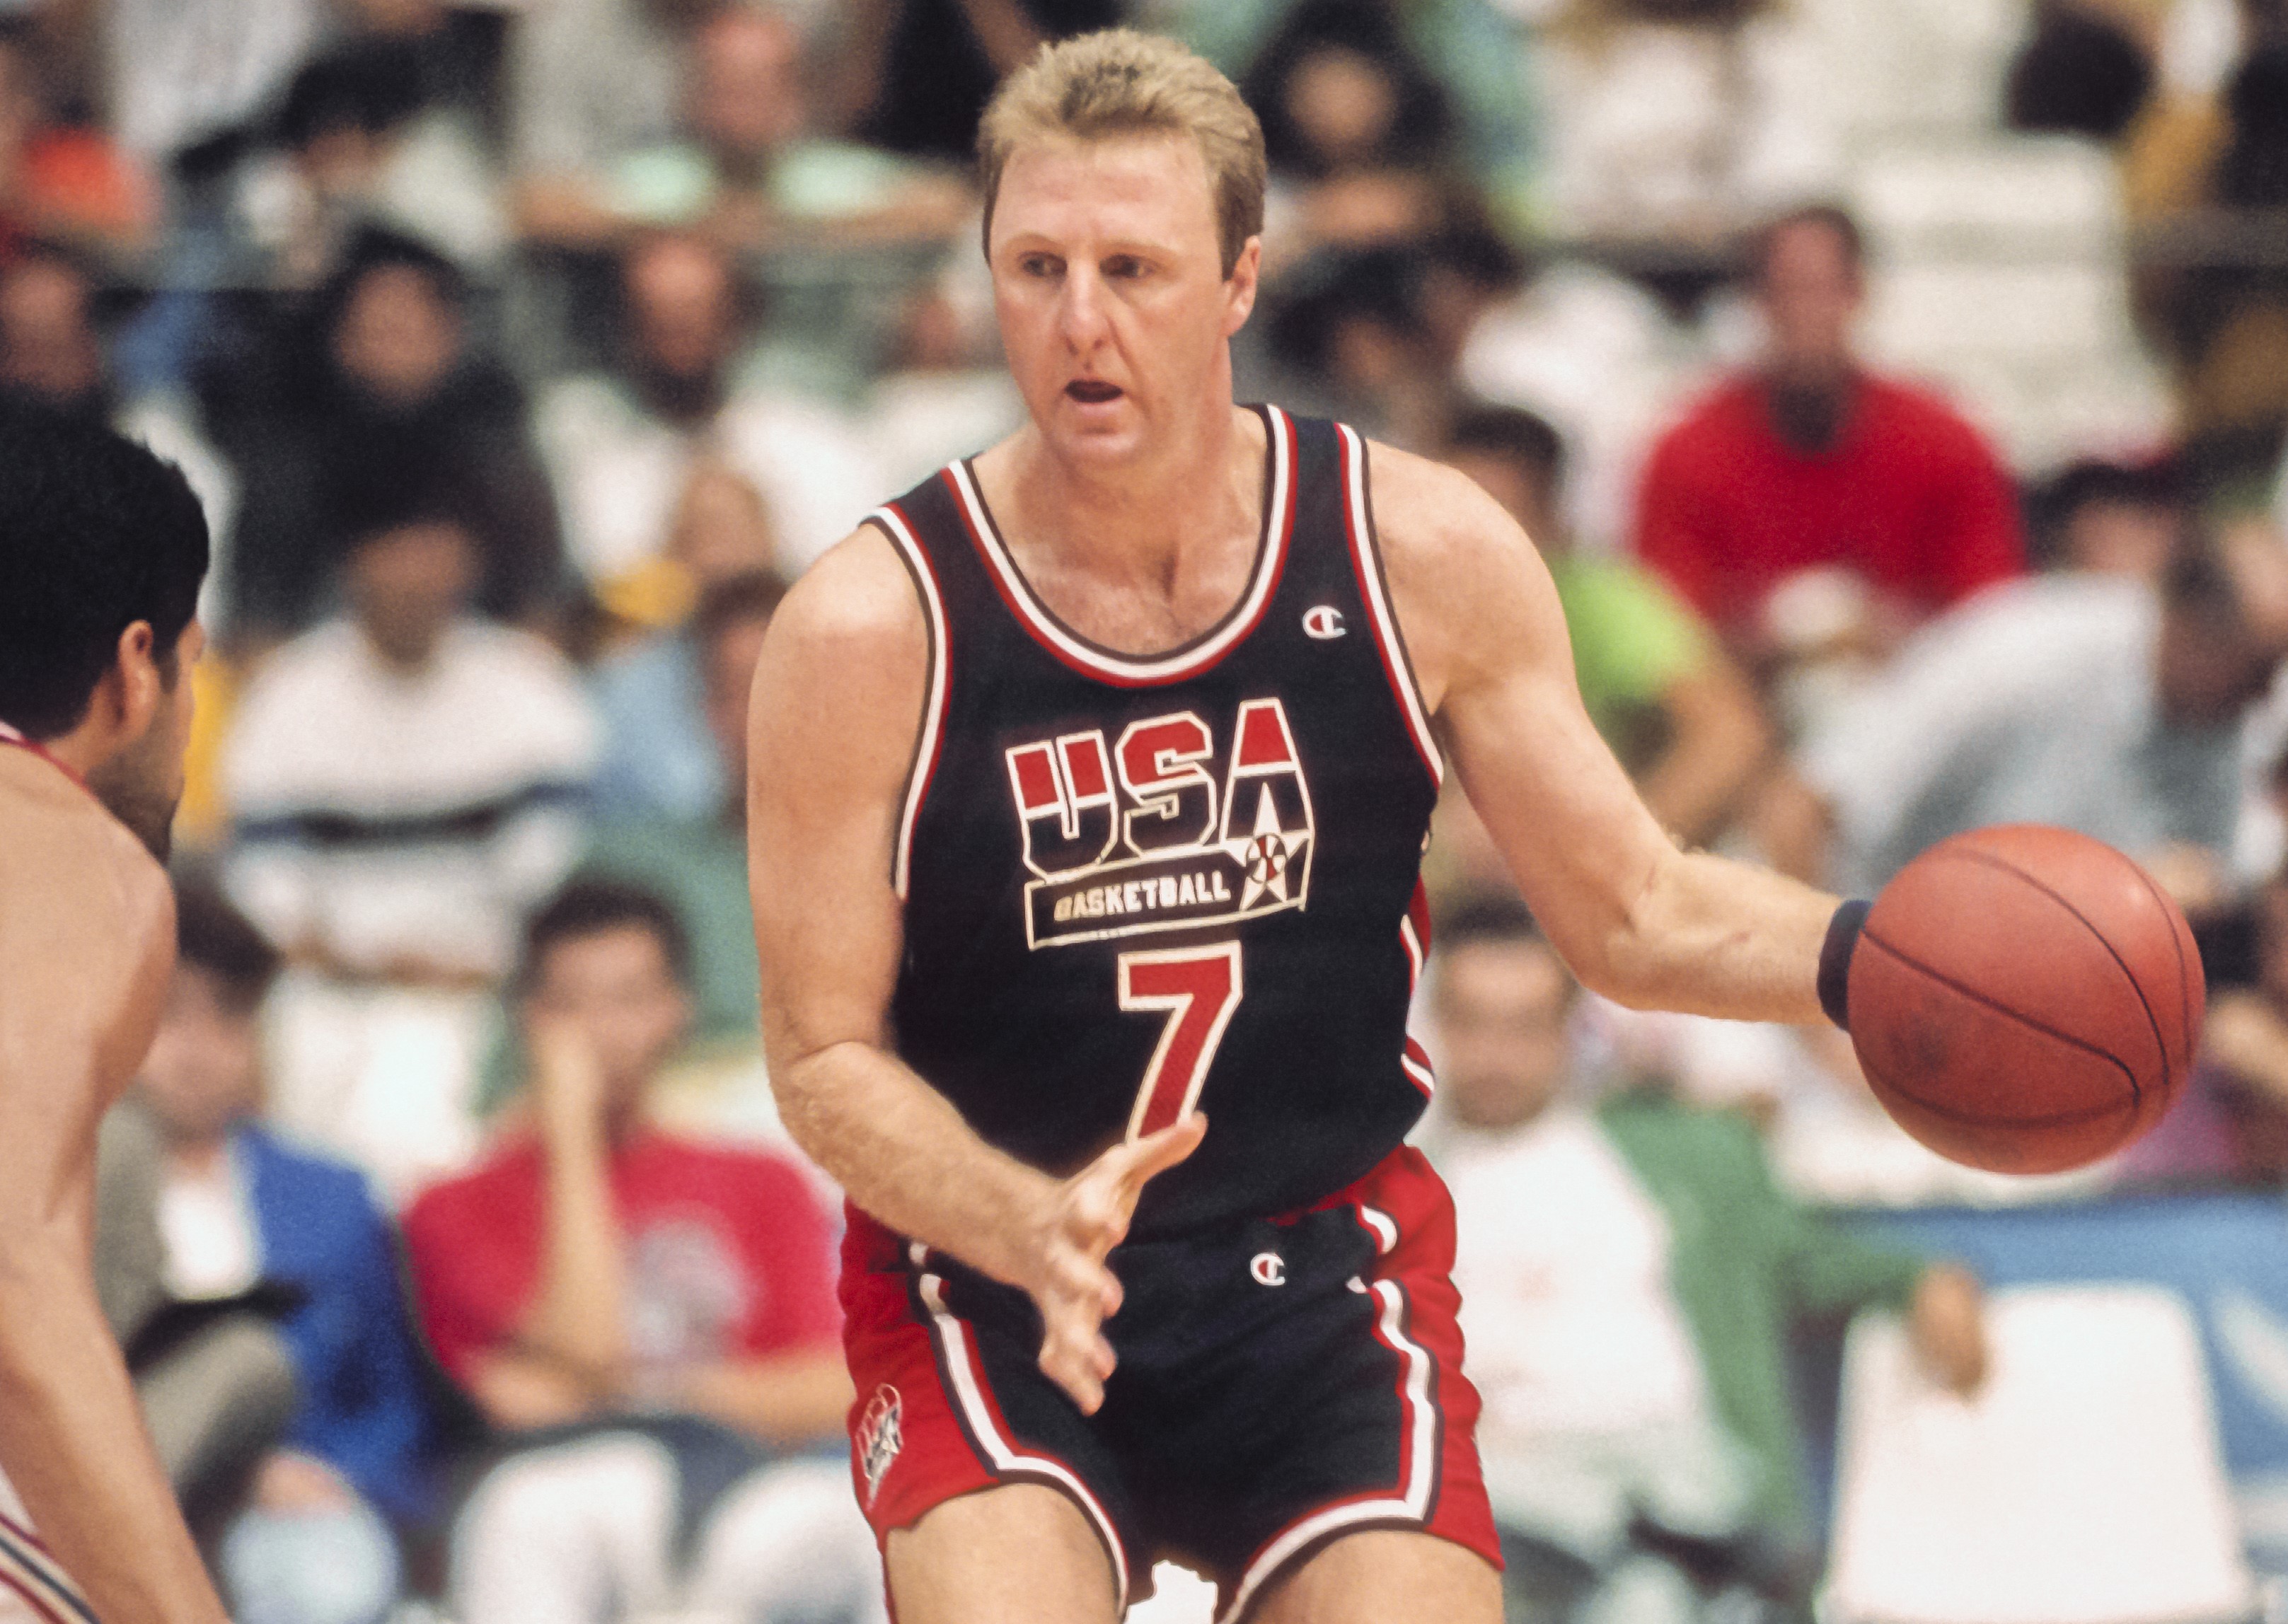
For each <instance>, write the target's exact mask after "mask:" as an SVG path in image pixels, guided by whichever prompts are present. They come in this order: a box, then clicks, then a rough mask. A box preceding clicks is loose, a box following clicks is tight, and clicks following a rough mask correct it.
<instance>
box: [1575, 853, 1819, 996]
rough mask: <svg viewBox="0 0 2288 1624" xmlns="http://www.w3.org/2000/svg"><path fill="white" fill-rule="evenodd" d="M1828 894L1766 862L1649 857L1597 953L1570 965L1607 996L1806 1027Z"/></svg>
mask: <svg viewBox="0 0 2288 1624" xmlns="http://www.w3.org/2000/svg"><path fill="white" fill-rule="evenodd" d="M1835 907H1836V899H1834V898H1832V897H1830V896H1827V895H1825V894H1823V893H1822V892H1820V891H1814V890H1812V889H1811V888H1810V887H1809V886H1807V885H1803V884H1800V883H1798V882H1796V881H1794V880H1791V879H1787V878H1785V877H1784V876H1783V875H1777V874H1774V873H1772V872H1771V871H1770V870H1769V869H1766V868H1758V867H1752V866H1751V865H1749V864H1745V863H1736V862H1733V861H1731V860H1728V859H1726V858H1720V857H1714V856H1711V855H1709V854H1707V853H1705V852H1674V853H1672V854H1671V855H1670V856H1668V857H1667V858H1666V859H1665V860H1663V861H1661V862H1659V863H1657V864H1656V865H1654V867H1653V868H1652V870H1651V873H1650V875H1649V876H1648V879H1647V881H1646V883H1645V884H1644V885H1643V887H1642V888H1641V890H1640V891H1639V892H1638V893H1637V895H1636V896H1635V898H1634V899H1633V902H1632V904H1631V906H1630V907H1628V909H1627V910H1626V912H1625V915H1624V916H1623V918H1622V920H1621V922H1620V923H1619V924H1618V926H1617V929H1616V930H1614V931H1613V932H1612V933H1611V934H1610V935H1609V938H1608V939H1606V941H1605V942H1604V944H1603V945H1602V946H1603V951H1602V954H1601V962H1600V963H1594V964H1592V965H1589V966H1585V967H1582V966H1577V969H1578V970H1580V971H1581V974H1582V978H1583V979H1584V980H1585V981H1586V982H1587V983H1588V984H1589V985H1590V986H1593V987H1594V988H1595V989H1596V990H1597V991H1598V992H1601V993H1602V994H1605V995H1606V996H1607V997H1609V998H1611V999H1612V1000H1614V1001H1615V1002H1618V1003H1624V1004H1627V1005H1629V1006H1630V1007H1632V1008H1635V1009H1662V1010H1681V1011H1684V1012H1685V1013H1688V1014H1693V1015H1713V1016H1718V1017H1721V1018H1726V1019H1730V1020H1760V1021H1784V1022H1786V1023H1788V1024H1790V1025H1795V1026H1806V1025H1810V1024H1813V1023H1815V1022H1818V1021H1821V1020H1823V1019H1824V1018H1825V1016H1824V1014H1823V1012H1822V1010H1821V1009H1820V1004H1819V994H1818V975H1819V954H1820V947H1821V946H1822V944H1823V943H1824V941H1825V940H1826V938H1827V927H1828V923H1829V922H1830V920H1831V918H1832V917H1833V916H1834V913H1835Z"/></svg>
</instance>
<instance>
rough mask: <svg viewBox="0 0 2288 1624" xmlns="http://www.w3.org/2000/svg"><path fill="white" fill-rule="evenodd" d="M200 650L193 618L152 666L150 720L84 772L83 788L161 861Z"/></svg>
mask: <svg viewBox="0 0 2288 1624" xmlns="http://www.w3.org/2000/svg"><path fill="white" fill-rule="evenodd" d="M206 646H207V633H206V628H205V627H203V626H202V625H201V624H200V623H199V622H198V621H197V620H196V619H193V620H192V621H191V622H190V623H189V624H188V625H187V626H185V627H184V628H183V635H182V636H181V637H179V638H177V639H176V640H175V647H174V652H173V655H172V657H171V658H163V659H160V660H156V661H153V662H152V664H153V667H154V675H155V679H156V685H157V689H158V701H159V702H158V704H157V706H156V707H155V709H153V711H152V712H151V719H150V721H149V722H148V723H147V725H145V727H144V729H143V731H142V732H141V733H139V734H138V735H136V737H135V738H133V739H132V740H131V741H128V742H127V743H126V744H125V745H124V746H123V747H122V748H121V749H118V750H116V751H115V752H113V754H112V755H111V757H109V759H107V760H106V761H103V762H100V763H99V764H96V765H94V766H92V767H91V768H89V769H88V774H87V787H88V788H89V789H90V790H91V791H92V792H93V793H94V796H95V798H96V799H97V800H99V801H100V802H102V803H103V804H104V806H105V807H106V808H107V810H108V811H109V812H110V813H111V815H112V816H113V817H115V818H116V819H118V820H120V822H122V823H123V824H125V825H126V826H127V828H128V829H129V830H130V831H131V833H132V834H133V835H134V836H135V838H136V839H138V840H139V841H141V842H142V843H143V844H144V845H145V846H146V847H147V849H148V850H149V851H150V853H151V855H152V856H154V857H155V858H157V859H158V860H160V861H161V862H165V861H166V860H167V856H168V853H169V852H171V851H172V850H173V847H174V840H175V808H176V807H177V806H178V805H179V804H181V803H182V799H183V773H184V769H183V752H184V751H185V750H186V749H188V748H189V747H190V742H191V723H192V720H193V713H194V708H195V699H194V697H193V682H192V676H191V670H192V668H193V667H194V666H195V665H196V664H197V663H198V661H199V656H200V654H202V653H203V652H204V651H205V649H206Z"/></svg>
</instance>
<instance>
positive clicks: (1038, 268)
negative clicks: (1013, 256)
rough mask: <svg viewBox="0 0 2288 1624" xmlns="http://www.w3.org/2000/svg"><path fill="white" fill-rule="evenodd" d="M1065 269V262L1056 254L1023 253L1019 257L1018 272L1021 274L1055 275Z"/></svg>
mask: <svg viewBox="0 0 2288 1624" xmlns="http://www.w3.org/2000/svg"><path fill="white" fill-rule="evenodd" d="M1063 269H1064V262H1063V261H1062V260H1061V259H1059V258H1058V257H1056V256H1055V255H1054V254H1021V255H1019V256H1018V257H1017V273H1018V274H1019V275H1021V276H1043V277H1046V276H1054V275H1056V274H1057V273H1059V272H1061V271H1062V270H1063Z"/></svg>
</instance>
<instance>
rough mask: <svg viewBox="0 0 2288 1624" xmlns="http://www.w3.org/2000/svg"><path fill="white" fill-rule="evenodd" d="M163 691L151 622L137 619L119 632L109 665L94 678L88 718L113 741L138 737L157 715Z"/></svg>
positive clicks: (163, 685) (164, 688)
mask: <svg viewBox="0 0 2288 1624" xmlns="http://www.w3.org/2000/svg"><path fill="white" fill-rule="evenodd" d="M165 693H166V684H165V683H164V682H163V681H162V680H161V678H160V675H159V649H158V646H157V642H156V639H155V638H154V636H153V634H152V630H151V622H148V621H136V622H133V623H132V624H131V625H130V626H129V627H128V628H127V630H124V631H123V632H121V633H120V634H119V646H118V647H117V648H116V649H115V650H114V651H113V653H112V659H111V666H110V669H107V670H106V671H105V672H104V673H103V675H102V677H99V679H98V680H97V682H96V685H95V694H94V698H93V700H92V701H91V703H90V704H89V706H88V719H89V720H90V721H91V722H97V723H99V724H100V725H101V726H102V729H103V731H104V732H106V733H109V734H110V735H111V736H112V739H113V740H114V741H116V742H124V741H128V740H132V739H139V738H141V737H142V736H143V734H144V733H145V732H146V731H147V730H148V729H149V727H150V725H151V719H152V718H153V717H155V716H157V715H158V713H159V706H160V703H161V701H163V698H164V697H165Z"/></svg>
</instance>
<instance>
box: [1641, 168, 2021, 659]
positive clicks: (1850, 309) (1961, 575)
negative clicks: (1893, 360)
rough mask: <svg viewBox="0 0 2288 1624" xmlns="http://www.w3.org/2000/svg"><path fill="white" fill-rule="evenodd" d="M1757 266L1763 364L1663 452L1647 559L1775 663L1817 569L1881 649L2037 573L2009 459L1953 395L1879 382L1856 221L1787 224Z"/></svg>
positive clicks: (1655, 459) (1673, 434)
mask: <svg viewBox="0 0 2288 1624" xmlns="http://www.w3.org/2000/svg"><path fill="white" fill-rule="evenodd" d="M1755 267H1756V290H1757V297H1758V299H1759V301H1760V304H1761V305H1762V307H1763V312H1764V315H1765V317H1766V321H1767V324H1768V339H1767V341H1766V349H1765V353H1764V356H1763V359H1762V360H1761V362H1760V364H1759V365H1758V366H1757V367H1756V368H1754V369H1753V370H1752V371H1751V372H1749V373H1748V374H1747V375H1745V376H1740V377H1736V378H1734V379H1732V380H1730V381H1729V382H1728V383H1726V384H1723V385H1721V386H1720V388H1718V389H1717V390H1716V391H1715V392H1713V393H1712V394H1711V395H1709V396H1708V397H1707V398H1706V399H1704V400H1702V401H1701V402H1700V403H1699V404H1698V405H1697V406H1696V408H1694V409H1693V410H1692V412H1691V413H1690V415H1688V416H1687V417H1686V418H1685V420H1684V421H1683V422H1682V423H1680V424H1678V425H1677V426H1676V427H1675V428H1673V429H1672V430H1670V431H1669V432H1668V433H1667V435H1666V436H1664V438H1663V439H1662V440H1661V441H1660V443H1659V445H1658V446H1657V447H1656V448H1655V449H1654V451H1653V454H1652V457H1651V460H1650V462H1649V463H1648V465H1647V467H1646V470H1645V477H1644V485H1643V488H1642V491H1641V496H1640V501H1639V507H1638V515H1637V552H1638V554H1639V556H1640V557H1641V558H1643V559H1644V560H1645V562H1647V563H1648V564H1650V565H1651V566H1653V567H1654V568H1656V569H1657V570H1659V571H1660V572H1661V573H1662V574H1664V575H1666V576H1667V577H1668V579H1669V581H1670V582H1671V583H1672V584H1673V585H1674V586H1675V588H1676V589H1677V590H1678V591H1679V592H1680V593H1682V594H1683V596H1684V597H1685V598H1688V599H1689V600H1690V601H1691V603H1692V604H1693V606H1695V607H1696V608H1697V609H1699V610H1700V612H1701V613H1702V614H1704V615H1706V616H1707V617H1708V618H1709V619H1710V620H1712V621H1713V622H1715V623H1716V624H1717V625H1718V626H1720V628H1722V629H1723V630H1724V631H1725V632H1726V633H1727V635H1728V637H1730V638H1732V639H1733V640H1734V642H1735V643H1736V645H1737V646H1740V647H1742V648H1743V649H1744V650H1746V651H1747V652H1749V653H1750V654H1753V655H1759V656H1769V655H1771V654H1776V653H1781V652H1784V649H1785V646H1787V645H1788V644H1789V643H1790V642H1791V641H1793V640H1795V639H1794V637H1793V630H1792V627H1791V622H1792V621H1794V620H1797V619H1800V618H1802V617H1801V616H1797V615H1791V614H1789V613H1788V606H1787V603H1786V601H1785V600H1782V602H1781V603H1779V604H1778V605H1775V604H1774V602H1773V598H1774V594H1775V590H1776V589H1777V588H1779V587H1781V586H1782V584H1783V583H1784V582H1788V581H1789V580H1790V578H1791V577H1794V576H1798V575H1801V574H1805V573H1806V572H1810V571H1821V572H1830V573H1833V572H1842V573H1844V574H1846V576H1847V580H1846V581H1844V582H1839V583H1836V584H1839V585H1842V586H1844V587H1845V588H1846V590H1845V591H1844V592H1843V593H1842V594H1841V596H1843V597H1844V598H1845V599H1846V600H1847V601H1848V602H1850V603H1851V604H1852V605H1853V611H1852V613H1853V615H1854V616H1855V618H1856V619H1857V620H1859V621H1860V622H1861V624H1860V625H1859V626H1858V627H1856V628H1855V629H1854V630H1855V632H1856V633H1857V634H1859V635H1862V636H1863V637H1866V638H1871V640H1872V641H1874V642H1875V643H1876V644H1878V645H1879V646H1887V644H1888V643H1889V642H1890V641H1892V640H1893V639H1895V637H1896V635H1897V634H1898V633H1899V632H1901V631H1903V630H1905V629H1906V628H1907V627H1909V626H1911V625H1912V624H1913V623H1914V622H1918V621H1919V620H1921V619H1923V618H1924V617H1926V616H1927V615H1929V614H1933V613H1934V612H1935V611H1937V610H1939V609H1942V608H1944V607H1946V606H1948V605H1950V604H1952V603H1955V602H1956V601H1958V600H1959V599H1961V598H1966V597H1967V596H1968V595H1969V594H1971V593H1972V592H1974V591H1976V590H1978V589H1979V588H1980V587H1982V586H1985V585H1987V584H1988V583H1989V582H1994V581H1998V580H2001V579H2003V578H2004V577H2006V576H2010V575H2014V574H2019V573H2020V572H2021V571H2022V569H2023V567H2024V551H2025V549H2024V543H2023V542H2022V538H2021V535H2020V532H2019V522H2018V511H2017V505H2016V501H2015V498H2014V492H2013V490H2012V487H2011V483H2010V479H2009V477H2008V475H2007V474H2006V473H2005V472H2004V471H2003V469H2002V467H2001V465H2000V463H1998V461H1997V460H1996V458H1995V456H1994V453H1993V451H1992V450H1991V449H1990V448H1989V447H1988V446H1987V444H1986V442H1985V441H1984V440H1982V438H1981V437H1980V435H1979V433H1978V432H1977V431H1976V430H1974V429H1973V428H1972V427H1971V426H1970V425H1969V424H1966V423H1965V422H1964V421H1963V420H1962V419H1961V418H1960V417H1959V416H1956V415H1955V413H1954V412H1953V411H1952V410H1951V409H1950V408H1949V407H1948V406H1947V405H1946V404H1945V403H1944V402H1943V401H1942V400H1939V399H1938V398H1937V397H1936V396H1935V395H1933V394H1930V393H1928V392H1925V391H1923V390H1920V389H1916V388H1913V387H1911V386H1909V385H1907V384H1902V383H1899V382H1897V381H1895V380H1894V379H1890V378H1886V377H1879V376H1875V375H1874V374H1872V373H1871V372H1869V371H1867V370H1866V369H1865V368H1863V367H1862V366H1861V365H1860V363H1859V360H1858V359H1857V357H1856V356H1855V354H1854V353H1853V349H1852V329H1853V328H1854V326H1855V321H1856V319H1857V316H1858V314H1859V310H1860V307H1861V305H1862V304H1863V300H1864V297H1865V277H1864V265H1863V245H1862V242H1861V239H1860V234H1859V229H1858V227H1857V226H1856V225H1855V223H1854V222H1853V221H1852V219H1851V217H1850V216H1849V215H1847V214H1846V213H1845V212H1844V211H1843V210H1839V209H1835V208H1831V207H1818V208H1809V209H1803V210H1798V211H1796V212H1794V213H1792V214H1789V215H1786V216H1784V217H1783V218H1781V219H1779V220H1778V221H1777V222H1776V223H1775V224H1774V225H1772V226H1769V227H1768V228H1767V229H1766V231H1765V232H1764V234H1763V235H1762V236H1761V238H1760V240H1759V242H1758V246H1757V252H1756V254H1755ZM1850 578H1855V579H1850ZM1798 597H1799V601H1803V595H1800V594H1799V595H1798ZM1837 597H1838V594H1837V592H1836V591H1834V590H1825V591H1822V592H1820V593H1817V594H1815V595H1813V596H1812V598H1810V599H1809V600H1808V601H1810V602H1816V603H1820V604H1828V603H1832V602H1834V601H1835V599H1836V598H1837ZM1819 618H1822V619H1825V618H1826V617H1825V616H1821V617H1819ZM1826 630H1829V629H1826V628H1823V631H1826ZM1830 634H1831V633H1830Z"/></svg>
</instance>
